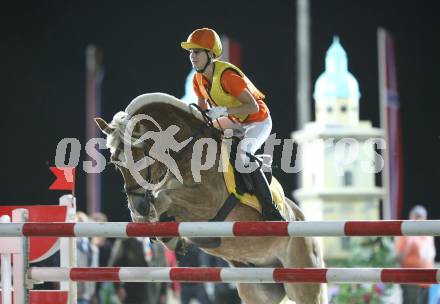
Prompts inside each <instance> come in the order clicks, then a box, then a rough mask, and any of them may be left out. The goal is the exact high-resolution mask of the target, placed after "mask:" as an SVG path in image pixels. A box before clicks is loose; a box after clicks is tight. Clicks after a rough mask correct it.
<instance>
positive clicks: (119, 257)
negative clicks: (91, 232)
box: [109, 238, 166, 304]
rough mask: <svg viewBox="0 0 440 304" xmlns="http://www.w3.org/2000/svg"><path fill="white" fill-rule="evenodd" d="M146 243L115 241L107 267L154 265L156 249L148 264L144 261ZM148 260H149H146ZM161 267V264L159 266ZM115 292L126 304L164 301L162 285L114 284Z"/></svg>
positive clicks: (140, 283)
mask: <svg viewBox="0 0 440 304" xmlns="http://www.w3.org/2000/svg"><path fill="white" fill-rule="evenodd" d="M145 245H146V243H145V242H144V239H143V238H128V239H117V240H116V241H115V244H114V246H113V250H112V253H111V256H110V261H109V266H114V267H149V266H159V265H156V264H155V263H157V258H156V256H155V255H156V253H157V252H156V248H154V249H153V251H154V252H153V256H152V257H151V260H150V263H148V262H147V259H146V254H147V252H146V248H145ZM161 254H162V260H163V251H162V253H161ZM148 259H150V258H148ZM161 266H163V264H162V265H161ZM114 286H115V292H116V294H117V296H118V298H119V300H120V301H121V302H122V303H126V304H159V303H163V302H162V301H166V299H165V298H163V297H162V295H163V293H162V290H165V288H164V286H166V285H165V284H164V283H143V282H139V283H137V282H136V283H132V282H130V283H128V282H127V283H119V282H118V283H114Z"/></svg>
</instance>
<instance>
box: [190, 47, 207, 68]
mask: <svg viewBox="0 0 440 304" xmlns="http://www.w3.org/2000/svg"><path fill="white" fill-rule="evenodd" d="M189 60H190V61H191V64H192V66H193V68H195V69H196V70H198V69H203V67H204V66H205V64H206V62H208V54H207V53H206V52H205V50H203V49H191V50H190V51H189Z"/></svg>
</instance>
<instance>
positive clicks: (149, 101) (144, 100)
mask: <svg viewBox="0 0 440 304" xmlns="http://www.w3.org/2000/svg"><path fill="white" fill-rule="evenodd" d="M157 104H163V105H171V106H172V107H175V108H177V109H179V110H182V111H183V112H186V113H188V114H191V115H193V116H195V118H197V119H199V120H200V121H202V122H203V117H202V114H200V112H199V111H197V110H196V109H195V108H194V107H191V106H190V105H188V104H186V103H184V102H183V101H181V100H180V99H177V98H176V97H174V96H171V95H168V94H165V93H147V94H142V95H139V96H138V97H136V98H135V99H133V100H132V101H131V102H130V104H129V105H128V106H127V107H126V108H125V112H126V113H127V114H128V115H129V116H132V115H134V114H136V113H137V112H138V111H139V110H141V109H143V108H145V107H147V106H151V105H157Z"/></svg>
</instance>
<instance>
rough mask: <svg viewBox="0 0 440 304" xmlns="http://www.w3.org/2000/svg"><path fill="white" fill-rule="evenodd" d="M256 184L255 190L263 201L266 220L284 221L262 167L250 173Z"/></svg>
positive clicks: (263, 212)
mask: <svg viewBox="0 0 440 304" xmlns="http://www.w3.org/2000/svg"><path fill="white" fill-rule="evenodd" d="M249 176H250V177H251V179H252V183H253V185H254V191H255V194H256V196H257V197H258V200H259V201H260V203H261V208H262V216H263V219H264V220H265V221H284V218H283V217H282V216H281V213H280V212H279V211H278V209H277V206H276V204H275V202H274V201H273V198H272V193H271V192H270V187H269V184H268V182H267V179H266V176H265V175H264V173H263V171H262V170H261V168H258V169H256V170H254V171H253V172H251V173H249Z"/></svg>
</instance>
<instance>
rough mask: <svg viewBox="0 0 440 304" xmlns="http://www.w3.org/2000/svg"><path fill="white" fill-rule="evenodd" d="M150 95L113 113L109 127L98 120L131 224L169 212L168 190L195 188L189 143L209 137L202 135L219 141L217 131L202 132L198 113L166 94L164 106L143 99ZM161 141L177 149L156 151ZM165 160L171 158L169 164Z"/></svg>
mask: <svg viewBox="0 0 440 304" xmlns="http://www.w3.org/2000/svg"><path fill="white" fill-rule="evenodd" d="M151 95H152V96H154V98H156V99H154V100H155V102H150V101H149V100H147V102H145V101H144V100H143V99H142V98H141V99H140V101H141V102H142V103H141V104H140V105H139V104H137V106H136V107H134V106H133V104H135V105H136V100H138V98H139V97H138V98H137V99H135V100H134V101H133V102H132V103H130V105H129V106H128V107H127V109H126V112H119V113H117V114H116V115H115V116H114V118H113V120H112V122H111V123H107V122H105V121H104V120H103V119H101V118H97V119H96V123H97V124H98V126H99V128H100V129H101V130H102V132H104V133H105V134H106V135H107V147H108V148H109V149H110V152H111V162H112V163H113V164H115V166H116V167H117V168H118V169H119V171H120V172H121V174H122V176H123V179H124V183H125V184H124V189H125V192H126V194H127V198H128V205H129V208H130V211H131V216H132V218H133V220H134V221H154V220H157V219H158V217H160V215H162V214H164V213H165V211H168V209H169V207H170V205H171V204H172V201H171V200H169V199H166V198H167V197H169V195H168V194H169V191H174V190H176V189H179V188H182V187H185V186H190V185H192V184H193V183H194V180H193V176H192V174H191V170H190V163H191V156H192V149H191V148H192V145H193V144H194V141H193V139H197V138H199V137H205V136H207V135H206V134H207V133H206V132H211V133H212V132H214V133H215V134H216V136H217V137H218V136H219V132H218V131H217V130H214V131H213V130H210V128H206V126H205V123H204V121H203V119H201V115H200V114H199V113H198V112H197V111H194V110H190V109H189V107H188V106H187V105H185V104H183V103H182V102H180V101H178V100H177V99H175V98H173V99H174V100H177V101H173V100H171V101H172V102H171V101H170V97H171V96H169V95H165V94H163V95H165V97H166V98H165V99H164V100H165V101H161V100H160V98H164V96H163V95H158V94H147V97H148V98H150V99H151ZM143 96H146V95H141V97H143ZM158 98H159V102H158V101H157V99H158ZM138 103H139V102H138ZM197 116H198V117H197ZM159 123H160V124H159ZM158 131H160V132H158ZM158 137H159V138H158ZM164 137H168V139H169V140H165V142H166V143H169V141H174V140H175V142H174V145H177V147H176V146H175V147H171V146H170V147H168V148H167V149H166V151H165V150H164V151H158V146H159V148H160V147H161V146H162V144H159V145H155V144H157V142H158V140H159V141H160V140H161V139H163V138H164ZM158 152H166V153H162V154H158ZM161 156H162V158H161ZM163 157H165V158H167V157H169V158H168V160H169V161H170V162H171V165H170V163H167V161H166V159H164V158H163Z"/></svg>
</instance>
